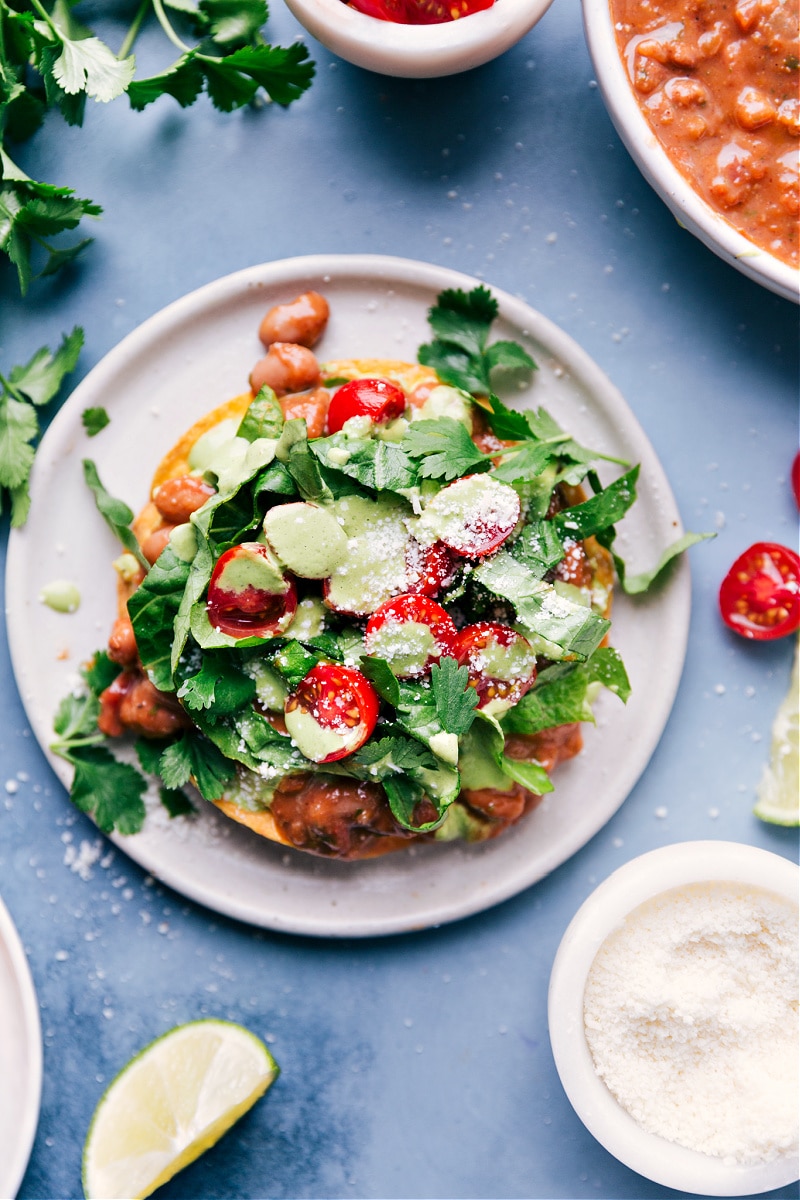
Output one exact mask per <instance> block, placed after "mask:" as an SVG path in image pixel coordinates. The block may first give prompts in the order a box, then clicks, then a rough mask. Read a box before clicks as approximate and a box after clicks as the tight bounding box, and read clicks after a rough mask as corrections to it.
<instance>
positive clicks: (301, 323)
mask: <svg viewBox="0 0 800 1200" xmlns="http://www.w3.org/2000/svg"><path fill="white" fill-rule="evenodd" d="M329 312H330V309H329V308H328V301H327V300H326V299H325V297H324V296H320V294H319V292H303V294H302V296H297V297H296V298H295V299H294V300H292V301H291V302H290V303H289V304H276V305H275V307H274V308H271V309H270V310H269V312H268V313H267V314H266V316H265V317H264V319H263V321H262V322H261V325H260V326H259V329H258V336H259V337H260V338H261V341H262V342H263V343H264V345H265V346H266V347H267V349H269V347H270V346H272V345H274V343H275V342H296V343H297V344H298V345H300V346H313V345H314V344H315V342H317V341H319V339H320V338H321V336H322V334H323V332H324V329H325V326H326V325H327V324H328V314H329Z"/></svg>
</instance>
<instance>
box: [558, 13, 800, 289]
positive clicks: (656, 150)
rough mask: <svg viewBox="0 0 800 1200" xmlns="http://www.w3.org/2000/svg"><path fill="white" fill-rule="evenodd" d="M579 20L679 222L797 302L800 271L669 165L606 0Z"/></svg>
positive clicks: (622, 122)
mask: <svg viewBox="0 0 800 1200" xmlns="http://www.w3.org/2000/svg"><path fill="white" fill-rule="evenodd" d="M582 4H583V22H584V28H585V31H586V40H587V43H588V46H589V53H590V55H591V58H592V62H593V64H594V69H595V73H596V75H597V83H598V85H599V87H600V91H601V93H602V95H603V99H604V101H605V103H606V106H607V108H608V110H609V114H610V116H611V119H612V121H613V123H614V125H615V126H616V128H617V132H618V133H619V135H620V137H621V138H622V140H623V141H624V142H625V145H626V146H627V148H628V151H629V153H630V154H631V156H632V157H633V158H634V159H635V161H636V163H637V165H638V167H639V169H640V170H641V172H642V174H643V175H644V176H645V178H646V179H647V181H648V183H649V184H650V185H651V187H653V188H654V189H655V190H656V191H657V192H658V194H659V195H660V196H661V198H662V199H663V200H664V202H665V203H666V204H667V205H668V207H669V208H670V209H671V210H672V212H673V215H674V216H675V217H676V219H677V220H678V222H679V223H680V224H682V225H685V227H686V228H687V229H688V230H689V231H690V232H691V233H693V234H694V235H695V237H698V238H699V239H700V240H701V241H702V242H704V244H705V245H706V246H708V248H709V249H710V250H713V251H714V253H715V254H718V255H719V256H720V257H721V258H724V259H725V260H726V261H727V262H729V263H730V264H731V265H732V266H734V267H736V268H737V269H738V270H740V271H742V272H743V273H744V274H745V275H747V276H749V278H751V279H753V280H755V281H756V282H757V283H761V284H763V285H764V286H765V287H768V288H769V289H770V290H771V291H773V292H776V293H777V294H778V295H780V296H783V297H785V298H786V299H788V300H794V301H795V303H798V302H800V270H795V269H794V268H793V267H791V266H789V264H788V263H784V262H781V260H780V259H779V258H776V257H775V255H774V254H770V253H769V251H767V250H762V249H761V248H760V247H758V246H756V244H755V243H754V242H752V241H750V239H749V238H747V237H745V236H744V234H742V233H740V232H739V231H738V230H737V229H735V228H734V227H733V225H731V224H730V223H729V222H728V221H726V219H725V218H724V217H723V216H722V215H721V214H720V213H718V212H716V210H715V209H713V208H712V207H711V205H710V204H708V203H707V202H706V201H705V200H704V199H703V198H702V196H700V195H699V193H698V192H696V191H695V189H694V188H693V187H692V185H691V183H690V182H689V180H688V179H687V178H686V177H685V176H684V175H683V174H682V173H681V172H680V171H679V170H678V168H677V167H676V166H675V165H674V164H673V162H672V160H671V159H670V157H669V155H668V154H667V152H666V150H665V149H664V148H663V146H662V145H661V143H660V142H659V140H658V138H657V137H656V135H655V133H654V132H653V130H652V129H651V127H650V125H649V123H648V121H647V118H646V117H645V115H644V113H643V112H642V110H641V108H640V107H639V102H638V100H637V99H636V95H635V93H634V90H633V87H632V86H631V82H630V80H629V78H628V75H627V72H626V70H625V66H624V64H623V61H622V56H621V55H620V53H619V51H618V49H617V41H616V37H615V34H614V27H613V25H612V22H611V10H610V6H609V0H582Z"/></svg>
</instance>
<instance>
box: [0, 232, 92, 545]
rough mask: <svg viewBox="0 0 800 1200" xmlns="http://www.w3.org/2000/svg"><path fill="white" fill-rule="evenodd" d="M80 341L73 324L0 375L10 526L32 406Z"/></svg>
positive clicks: (38, 404)
mask: <svg viewBox="0 0 800 1200" xmlns="http://www.w3.org/2000/svg"><path fill="white" fill-rule="evenodd" d="M1 219H2V214H1V213H0V220H1ZM82 345H83V330H82V329H80V328H78V326H76V327H75V328H74V329H73V330H72V333H70V334H67V335H66V336H65V337H64V338H63V339H62V341H61V345H60V346H59V347H58V349H57V350H55V351H51V350H49V349H48V348H47V347H46V346H43V347H42V348H41V349H40V350H37V351H36V353H35V354H34V356H33V358H31V360H30V361H29V362H28V363H26V364H25V365H24V366H17V367H13V368H12V369H11V371H10V372H9V374H8V376H4V375H0V512H1V511H2V509H3V504H4V502H5V500H6V498H8V500H9V502H10V505H11V524H12V525H13V526H15V527H18V526H20V525H23V524H24V523H25V519H26V517H27V515H28V509H29V508H30V493H29V491H28V482H29V479H30V473H31V467H32V466H33V459H34V454H35V452H36V442H37V439H38V437H39V431H40V430H39V415H38V412H37V409H40V408H42V407H44V406H45V405H47V404H49V403H50V401H51V400H54V399H55V398H56V396H57V395H58V393H59V391H60V390H61V385H62V383H63V382H64V379H65V378H66V376H67V375H69V373H70V372H71V371H73V370H74V369H75V366H76V364H77V361H78V355H79V354H80V351H81V346H82Z"/></svg>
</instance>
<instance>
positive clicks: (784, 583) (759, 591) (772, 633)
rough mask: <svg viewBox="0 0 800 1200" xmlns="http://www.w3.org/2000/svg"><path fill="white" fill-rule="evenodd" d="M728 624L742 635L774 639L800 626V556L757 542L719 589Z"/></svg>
mask: <svg viewBox="0 0 800 1200" xmlns="http://www.w3.org/2000/svg"><path fill="white" fill-rule="evenodd" d="M719 607H720V612H721V614H722V619H723V621H724V622H725V624H726V625H727V626H728V627H729V628H730V629H733V630H734V632H735V633H738V634H739V635H740V636H741V637H745V638H752V639H754V640H755V641H771V640H772V639H773V638H780V637H786V635H787V634H790V633H794V632H795V630H796V629H798V628H800V557H798V555H796V554H795V553H794V551H793V550H788V549H787V548H786V546H781V545H778V544H777V543H776V542H756V543H755V545H753V546H751V547H750V549H749V550H745V552H744V554H742V555H740V556H739V558H737V559H736V562H735V563H734V564H733V566H732V567H731V569H730V571H728V574H727V575H726V576H725V578H724V579H723V581H722V586H721V587H720V590H719Z"/></svg>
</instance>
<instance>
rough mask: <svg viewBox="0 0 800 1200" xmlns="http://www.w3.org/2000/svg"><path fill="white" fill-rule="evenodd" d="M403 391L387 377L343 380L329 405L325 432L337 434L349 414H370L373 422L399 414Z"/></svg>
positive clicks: (401, 411)
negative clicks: (344, 381) (345, 381)
mask: <svg viewBox="0 0 800 1200" xmlns="http://www.w3.org/2000/svg"><path fill="white" fill-rule="evenodd" d="M405 411H406V394H405V392H404V391H403V390H402V389H401V388H399V387H397V386H396V385H395V384H394V383H390V382H389V380H388V379H351V380H350V381H349V383H344V384H342V386H341V387H340V388H339V390H338V391H337V392H335V393H334V395H333V398H332V400H331V402H330V407H329V408H328V433H338V432H339V430H340V429H341V428H342V426H343V425H344V423H345V421H349V420H350V418H351V417H369V419H370V420H371V421H372V422H374V424H376V425H382V424H383V423H384V422H386V421H393V420H394V419H395V417H402V415H403V413H404V412H405Z"/></svg>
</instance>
